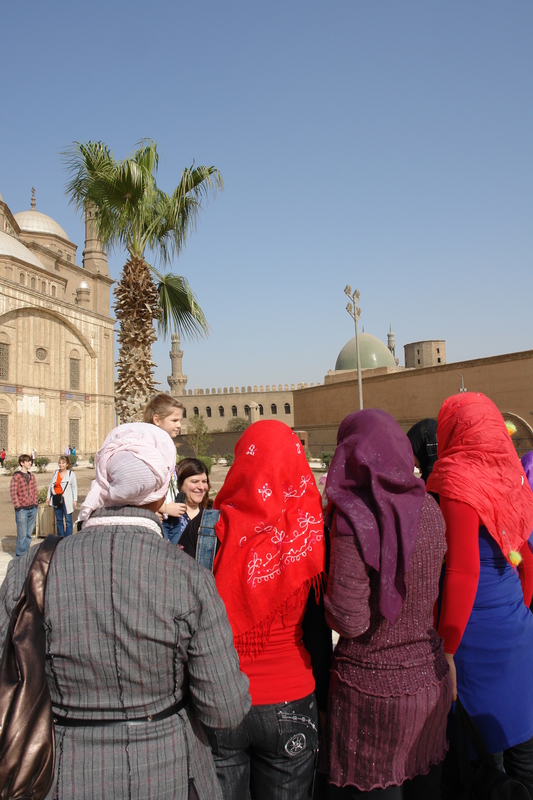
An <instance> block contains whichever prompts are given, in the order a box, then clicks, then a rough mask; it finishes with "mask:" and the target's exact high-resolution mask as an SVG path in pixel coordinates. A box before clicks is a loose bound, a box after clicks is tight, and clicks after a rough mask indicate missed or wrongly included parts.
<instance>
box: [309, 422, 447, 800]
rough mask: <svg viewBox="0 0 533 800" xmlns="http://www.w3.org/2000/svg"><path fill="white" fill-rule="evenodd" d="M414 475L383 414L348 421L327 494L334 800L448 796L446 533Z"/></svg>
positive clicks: (401, 440)
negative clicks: (443, 789) (440, 613)
mask: <svg viewBox="0 0 533 800" xmlns="http://www.w3.org/2000/svg"><path fill="white" fill-rule="evenodd" d="M413 470H414V459H413V453H412V450H411V445H410V444H409V440H408V439H407V437H406V435H405V434H404V433H403V432H402V430H401V428H400V426H399V425H398V424H397V422H395V420H394V419H393V418H392V417H391V416H390V415H389V414H387V413H386V412H385V411H380V410H377V409H367V410H364V411H359V412H357V413H355V414H350V416H348V417H346V419H345V420H344V421H343V422H342V424H341V426H340V428H339V432H338V436H337V450H336V452H335V455H334V457H333V460H332V462H331V467H330V471H329V474H328V482H327V487H326V492H327V495H328V498H329V499H330V501H331V502H332V504H333V506H332V507H333V512H332V528H331V565H330V573H329V580H328V588H327V592H326V598H325V604H326V619H328V621H329V623H330V625H331V626H332V628H333V629H334V630H337V631H338V632H339V634H340V636H341V638H340V640H339V643H338V645H337V648H336V650H335V652H334V655H333V664H332V672H331V683H330V693H329V704H328V718H327V725H326V733H325V742H324V746H323V747H322V750H321V764H320V769H321V771H324V772H326V773H327V774H328V780H329V795H328V796H329V797H330V798H351V797H359V796H360V795H361V794H366V795H368V796H372V797H374V796H376V797H380V798H383V800H398V799H399V798H409V799H410V800H411V799H412V798H428V797H431V798H432V800H437V799H438V798H439V797H440V764H441V762H442V761H443V759H444V756H445V754H446V750H447V743H446V718H447V714H448V711H449V709H450V705H451V684H450V678H449V674H448V666H447V663H446V659H445V657H444V651H443V648H442V644H441V641H440V638H439V636H438V634H437V632H436V630H435V628H434V627H433V607H434V604H435V600H436V598H437V595H438V582H439V574H440V567H441V561H442V557H443V555H444V552H445V550H446V543H445V535H444V533H445V529H444V520H443V518H442V514H441V512H440V510H439V507H438V506H437V503H436V502H435V500H434V499H433V498H432V497H431V496H430V495H427V494H426V492H425V488H424V483H423V482H422V481H421V480H419V479H418V478H416V477H415V475H414V472H413Z"/></svg>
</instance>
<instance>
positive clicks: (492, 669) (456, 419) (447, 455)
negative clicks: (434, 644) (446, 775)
mask: <svg viewBox="0 0 533 800" xmlns="http://www.w3.org/2000/svg"><path fill="white" fill-rule="evenodd" d="M438 437H439V458H438V461H437V462H436V464H435V466H434V468H433V472H432V474H431V476H430V478H429V480H428V489H430V490H433V491H435V492H438V494H439V497H440V505H441V509H442V512H443V514H444V518H445V520H446V539H447V542H448V552H447V554H446V574H445V577H444V584H443V591H442V605H441V614H440V621H439V633H440V634H441V636H442V638H443V639H444V650H445V652H446V658H447V660H448V663H449V665H450V673H451V676H452V681H453V695H454V700H455V699H456V697H457V696H459V698H460V700H461V703H462V705H463V706H464V707H465V708H466V710H467V711H468V713H469V714H470V715H471V716H472V717H473V718H474V720H475V722H476V724H477V726H478V728H479V729H480V731H481V734H482V736H483V738H484V740H485V744H486V745H487V748H488V750H489V752H490V753H493V754H500V753H501V752H502V751H503V764H504V766H505V770H506V772H508V773H509V774H510V775H511V776H513V777H515V778H518V779H519V780H521V781H522V783H524V784H525V785H526V786H527V788H528V790H529V793H530V794H531V796H532V797H533V670H532V669H531V662H532V661H533V617H532V615H531V613H530V611H529V609H528V608H527V607H526V606H528V605H529V603H530V600H531V588H528V587H530V585H531V578H530V576H531V566H532V564H533V556H532V554H531V551H530V549H529V547H528V546H527V545H526V542H527V539H528V537H529V535H530V533H531V530H532V529H533V494H532V492H531V489H530V487H529V484H528V481H527V480H526V475H525V474H524V469H523V467H522V465H521V464H520V461H519V458H518V456H517V454H516V450H515V448H514V446H513V443H512V441H511V438H510V436H509V433H508V431H507V428H506V425H505V421H504V419H503V417H502V415H501V413H500V412H499V410H498V408H497V407H496V406H495V404H494V403H493V402H492V400H490V399H489V398H488V397H485V395H483V394H476V393H474V392H465V393H462V394H457V395H454V396H453V397H449V398H448V399H447V400H445V402H444V403H443V405H442V408H441V410H440V412H439V418H438ZM518 565H519V569H520V570H522V571H523V578H524V582H523V585H524V587H525V588H524V589H522V586H521V584H520V578H519V574H518V572H517V569H516V567H517V566H518ZM500 758H501V756H498V759H500Z"/></svg>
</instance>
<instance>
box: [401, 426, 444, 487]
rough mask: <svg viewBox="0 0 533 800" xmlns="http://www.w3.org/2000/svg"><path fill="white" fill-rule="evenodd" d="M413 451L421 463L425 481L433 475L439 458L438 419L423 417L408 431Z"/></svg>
mask: <svg viewBox="0 0 533 800" xmlns="http://www.w3.org/2000/svg"><path fill="white" fill-rule="evenodd" d="M407 438H408V439H409V441H410V442H411V447H412V448H413V453H414V454H415V456H416V457H417V459H418V463H419V464H420V472H421V473H422V479H423V481H424V483H425V482H426V481H427V479H428V478H429V476H430V475H431V471H432V469H433V465H434V463H435V461H436V460H437V420H436V419H423V420H421V421H420V422H417V423H416V425H413V427H412V428H410V429H409V430H408V431H407Z"/></svg>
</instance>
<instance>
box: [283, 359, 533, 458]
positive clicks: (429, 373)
mask: <svg viewBox="0 0 533 800" xmlns="http://www.w3.org/2000/svg"><path fill="white" fill-rule="evenodd" d="M458 373H461V375H462V377H463V381H464V386H465V388H466V389H468V390H469V391H475V392H482V393H483V394H486V395H487V396H488V397H490V398H491V399H492V400H493V401H494V402H495V403H496V405H497V406H498V408H499V409H500V411H501V412H502V414H504V416H506V417H509V418H511V419H516V421H518V422H519V423H520V430H521V432H520V437H521V444H520V449H521V450H522V451H525V450H530V449H533V430H532V428H531V425H532V423H533V350H526V351H524V352H520V353H509V354H507V355H503V356H493V357H491V358H481V359H476V360H473V361H460V362H456V363H453V364H444V365H441V366H438V367H427V368H425V369H414V370H403V371H400V372H396V373H391V374H388V375H377V376H373V377H368V378H366V377H365V375H364V373H363V405H364V407H365V408H382V409H384V410H385V411H388V412H389V414H391V415H392V416H393V417H394V418H395V419H396V420H397V421H398V422H399V423H400V425H401V426H402V428H403V429H404V430H405V431H407V430H408V429H409V428H410V427H411V425H413V424H414V423H415V422H417V421H418V420H420V419H424V418H425V417H435V418H436V417H437V415H438V413H439V409H440V407H441V405H442V403H443V401H444V400H445V399H446V398H447V397H449V396H450V395H452V394H456V393H458V391H459V389H460V387H461V378H460V377H459V375H458ZM352 374H353V373H352ZM357 409H358V392H357V379H353V378H352V379H351V380H348V381H346V382H344V383H334V384H328V385H324V386H316V387H314V388H307V389H300V390H298V391H297V392H295V393H294V427H295V428H297V429H298V430H305V431H307V432H308V433H309V449H310V451H311V453H312V454H313V455H318V454H319V453H320V452H321V450H334V449H335V445H336V437H337V429H338V426H339V424H340V423H341V422H342V420H343V419H344V417H345V416H347V415H348V414H350V413H351V412H353V411H356V410H357Z"/></svg>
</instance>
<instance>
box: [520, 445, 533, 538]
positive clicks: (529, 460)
mask: <svg viewBox="0 0 533 800" xmlns="http://www.w3.org/2000/svg"><path fill="white" fill-rule="evenodd" d="M520 461H521V462H522V466H523V467H524V472H525V473H526V478H527V480H528V483H529V485H530V486H531V488H532V489H533V450H530V451H529V453H526V454H525V455H523V456H522V458H521V459H520ZM528 541H529V546H530V548H531V550H533V531H532V532H531V534H530V535H529V540H528Z"/></svg>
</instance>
